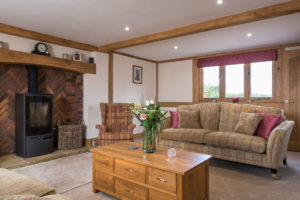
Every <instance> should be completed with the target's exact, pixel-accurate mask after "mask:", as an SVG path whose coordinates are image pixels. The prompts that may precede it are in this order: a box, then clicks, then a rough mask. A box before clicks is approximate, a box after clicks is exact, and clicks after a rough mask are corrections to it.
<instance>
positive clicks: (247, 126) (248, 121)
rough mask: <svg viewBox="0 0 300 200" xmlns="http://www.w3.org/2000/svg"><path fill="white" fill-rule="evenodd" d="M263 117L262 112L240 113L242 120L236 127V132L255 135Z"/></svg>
mask: <svg viewBox="0 0 300 200" xmlns="http://www.w3.org/2000/svg"><path fill="white" fill-rule="evenodd" d="M261 119H262V114H255V113H244V112H242V113H241V114H240V120H239V122H238V124H237V125H236V127H235V132H238V133H243V134H246V135H254V133H255V131H256V129H257V126H258V124H259V123H260V121H261Z"/></svg>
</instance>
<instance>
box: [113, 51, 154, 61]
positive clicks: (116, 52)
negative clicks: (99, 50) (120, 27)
mask: <svg viewBox="0 0 300 200" xmlns="http://www.w3.org/2000/svg"><path fill="white" fill-rule="evenodd" d="M113 53H115V54H119V55H122V56H127V57H130V58H135V59H139V60H143V61H147V62H152V63H157V61H155V60H150V59H147V58H142V57H139V56H134V55H131V54H127V53H122V52H118V51H114V52H113Z"/></svg>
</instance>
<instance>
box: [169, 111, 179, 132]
mask: <svg viewBox="0 0 300 200" xmlns="http://www.w3.org/2000/svg"><path fill="white" fill-rule="evenodd" d="M170 113H171V122H172V126H171V128H177V127H178V121H179V118H178V112H177V110H170Z"/></svg>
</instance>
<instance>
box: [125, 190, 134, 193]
mask: <svg viewBox="0 0 300 200" xmlns="http://www.w3.org/2000/svg"><path fill="white" fill-rule="evenodd" d="M126 192H129V193H131V194H133V193H134V191H133V190H126Z"/></svg>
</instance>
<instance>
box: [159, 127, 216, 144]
mask: <svg viewBox="0 0 300 200" xmlns="http://www.w3.org/2000/svg"><path fill="white" fill-rule="evenodd" d="M211 132H213V131H212V130H207V129H192V128H167V129H163V131H162V134H161V138H162V139H165V140H175V141H181V142H191V143H198V144H203V143H204V136H205V135H206V134H208V133H211Z"/></svg>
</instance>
